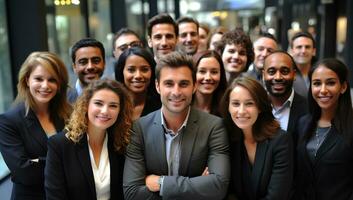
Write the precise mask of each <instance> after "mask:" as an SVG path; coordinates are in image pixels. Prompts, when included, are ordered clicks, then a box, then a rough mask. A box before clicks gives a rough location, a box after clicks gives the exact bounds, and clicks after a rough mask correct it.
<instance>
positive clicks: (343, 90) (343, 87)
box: [341, 81, 347, 94]
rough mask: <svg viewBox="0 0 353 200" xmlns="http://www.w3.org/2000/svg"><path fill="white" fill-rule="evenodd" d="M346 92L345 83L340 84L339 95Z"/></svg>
mask: <svg viewBox="0 0 353 200" xmlns="http://www.w3.org/2000/svg"><path fill="white" fill-rule="evenodd" d="M346 90H347V82H346V81H345V82H344V83H343V84H342V87H341V94H343V93H345V92H346Z"/></svg>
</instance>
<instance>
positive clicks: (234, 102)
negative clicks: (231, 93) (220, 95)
mask: <svg viewBox="0 0 353 200" xmlns="http://www.w3.org/2000/svg"><path fill="white" fill-rule="evenodd" d="M231 105H232V106H233V107H239V106H240V103H239V101H232V102H231Z"/></svg>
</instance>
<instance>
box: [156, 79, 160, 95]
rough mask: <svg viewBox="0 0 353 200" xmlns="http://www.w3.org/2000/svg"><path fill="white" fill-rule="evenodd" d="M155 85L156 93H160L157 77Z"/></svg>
mask: <svg viewBox="0 0 353 200" xmlns="http://www.w3.org/2000/svg"><path fill="white" fill-rule="evenodd" d="M155 85H156V90H157V92H158V94H161V90H160V87H159V83H158V80H157V79H156V80H155Z"/></svg>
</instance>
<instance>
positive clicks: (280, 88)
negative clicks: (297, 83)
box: [263, 51, 308, 133]
mask: <svg viewBox="0 0 353 200" xmlns="http://www.w3.org/2000/svg"><path fill="white" fill-rule="evenodd" d="M295 69H296V67H295V62H294V60H293V58H292V56H290V55H289V54H288V53H287V52H285V51H275V52H273V53H272V54H270V55H268V56H267V57H266V59H265V62H264V70H263V80H264V82H265V86H266V89H267V91H268V94H269V97H270V99H271V102H272V106H273V111H272V113H273V114H274V116H275V117H276V118H277V119H278V120H279V122H280V124H281V128H282V129H283V130H286V131H287V132H288V133H292V132H293V130H294V127H295V125H296V123H297V121H298V120H299V118H300V117H301V116H303V115H305V114H306V113H307V112H308V108H307V101H306V99H305V98H304V97H302V96H300V95H299V94H297V93H296V92H295V91H294V89H293V81H294V80H295V76H296V71H295Z"/></svg>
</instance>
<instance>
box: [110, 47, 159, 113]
mask: <svg viewBox="0 0 353 200" xmlns="http://www.w3.org/2000/svg"><path fill="white" fill-rule="evenodd" d="M155 66H156V63H155V61H154V59H153V56H152V54H151V53H150V52H148V51H147V50H146V49H144V48H140V47H132V48H129V49H127V50H125V51H124V52H123V53H122V54H121V55H120V57H119V60H118V62H117V65H116V66H115V79H116V80H117V81H119V82H121V83H123V85H124V86H125V87H126V88H127V89H128V91H129V92H130V94H131V95H132V99H133V104H134V109H133V119H134V120H136V119H138V118H140V117H142V116H145V115H147V114H148V113H150V112H153V111H155V110H157V109H159V108H160V106H161V102H160V98H159V95H158V93H157V91H156V88H155Z"/></svg>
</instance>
